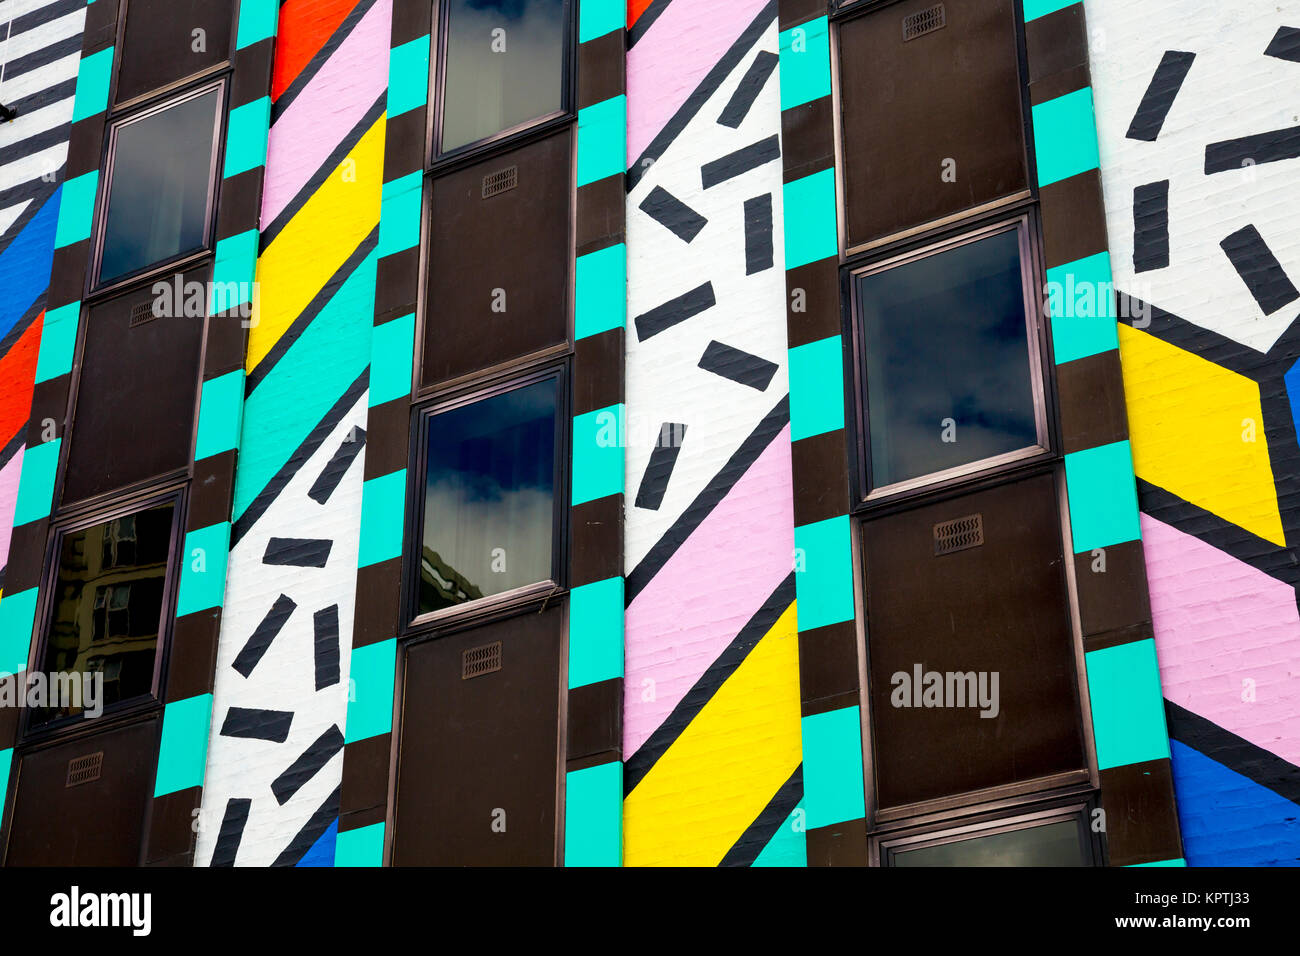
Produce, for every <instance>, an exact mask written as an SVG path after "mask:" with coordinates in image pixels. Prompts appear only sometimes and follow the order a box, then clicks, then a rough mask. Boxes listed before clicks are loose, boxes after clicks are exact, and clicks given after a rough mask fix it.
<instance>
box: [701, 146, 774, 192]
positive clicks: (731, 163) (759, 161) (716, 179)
mask: <svg viewBox="0 0 1300 956" xmlns="http://www.w3.org/2000/svg"><path fill="white" fill-rule="evenodd" d="M780 158H781V137H780V136H778V135H777V134H776V133H773V134H772V135H771V136H769V137H767V138H766V139H760V140H759V141H758V142H757V143H750V144H749V145H748V146H744V147H741V148H740V149H737V150H735V151H734V152H730V153H728V154H727V155H726V156H721V157H719V158H718V159H714V160H710V161H709V162H707V163H705V164H704V165H703V166H701V167H700V182H701V183H702V184H703V186H704V188H705V189H711V188H712V187H714V186H716V185H718V184H719V183H725V182H726V181H727V180H728V179H735V178H736V177H737V176H743V175H745V173H747V172H750V171H751V170H755V169H758V167H760V166H762V165H765V164H766V163H771V162H775V161H776V160H778V159H780Z"/></svg>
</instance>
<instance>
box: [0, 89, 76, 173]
mask: <svg viewBox="0 0 1300 956" xmlns="http://www.w3.org/2000/svg"><path fill="white" fill-rule="evenodd" d="M76 95H77V78H76V77H75V76H74V77H70V78H69V79H66V80H63V81H62V82H60V83H55V84H53V85H51V86H47V87H44V88H43V89H39V90H37V91H36V92H34V93H31V94H29V95H27V96H23V97H20V98H19V99H16V100H14V101H13V102H12V103H6V104H5V106H7V107H9V108H10V109H13V110H17V111H18V115H19V116H26V115H27V114H29V113H35V112H36V111H37V110H39V109H41V108H42V107H46V106H53V105H54V104H55V103H57V102H59V100H70V99H72V98H73V97H74V96H76ZM69 115H71V110H69ZM8 157H9V150H8V149H7V148H6V149H5V159H6V161H8Z"/></svg>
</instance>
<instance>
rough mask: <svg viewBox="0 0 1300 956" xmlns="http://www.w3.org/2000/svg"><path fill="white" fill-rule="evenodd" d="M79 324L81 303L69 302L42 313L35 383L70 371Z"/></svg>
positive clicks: (46, 380)
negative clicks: (42, 323) (42, 320)
mask: <svg viewBox="0 0 1300 956" xmlns="http://www.w3.org/2000/svg"><path fill="white" fill-rule="evenodd" d="M80 324H81V303H80V302H71V303H69V304H68V305H61V306H59V307H58V308H57V309H50V311H48V312H46V313H45V325H44V326H43V327H42V328H41V351H40V355H39V356H38V357H37V359H36V384H37V385H39V384H40V383H41V382H48V381H49V380H50V379H52V378H58V377H59V376H60V375H67V374H68V373H69V372H71V371H72V356H73V354H74V353H75V352H76V349H77V328H78V326H79V325H80Z"/></svg>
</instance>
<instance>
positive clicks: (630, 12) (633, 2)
mask: <svg viewBox="0 0 1300 956" xmlns="http://www.w3.org/2000/svg"><path fill="white" fill-rule="evenodd" d="M650 3H651V0H627V26H628V29H629V30H630V29H632V24H634V23H636V21H637V18H639V17H640V16H641V14H643V13H645V12H646V8H647V7H649V6H650Z"/></svg>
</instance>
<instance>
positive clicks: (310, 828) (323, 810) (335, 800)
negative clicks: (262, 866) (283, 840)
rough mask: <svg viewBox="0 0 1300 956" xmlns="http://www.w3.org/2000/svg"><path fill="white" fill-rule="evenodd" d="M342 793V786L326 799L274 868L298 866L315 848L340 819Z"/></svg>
mask: <svg viewBox="0 0 1300 956" xmlns="http://www.w3.org/2000/svg"><path fill="white" fill-rule="evenodd" d="M342 793H343V788H342V787H341V786H339V787H335V788H334V792H333V793H331V794H330V795H329V796H328V797H326V798H325V802H324V803H322V804H321V805H320V807H319V808H318V809H317V810H316V812H315V813H313V814H312V815H311V818H310V819H308V820H307V822H306V823H304V824H303V825H302V829H301V830H299V831H298V832H297V833H296V834H294V837H293V839H292V840H290V841H289V845H288V846H287V847H285V848H284V850H283V851H281V853H280V855H279V856H277V857H276V858H275V862H274V863H272V864H271V865H272V866H296V865H297V864H298V862H299V861H300V860H302V858H303V857H304V856H306V855H307V851H308V850H310V849H311V848H312V847H314V846H315V845H316V841H317V840H319V839H320V838H321V837H322V836H324V834H325V831H326V830H328V829H329V828H330V824H331V823H333V822H334V821H335V820H337V819H338V817H339V800H340V797H341V796H342Z"/></svg>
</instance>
